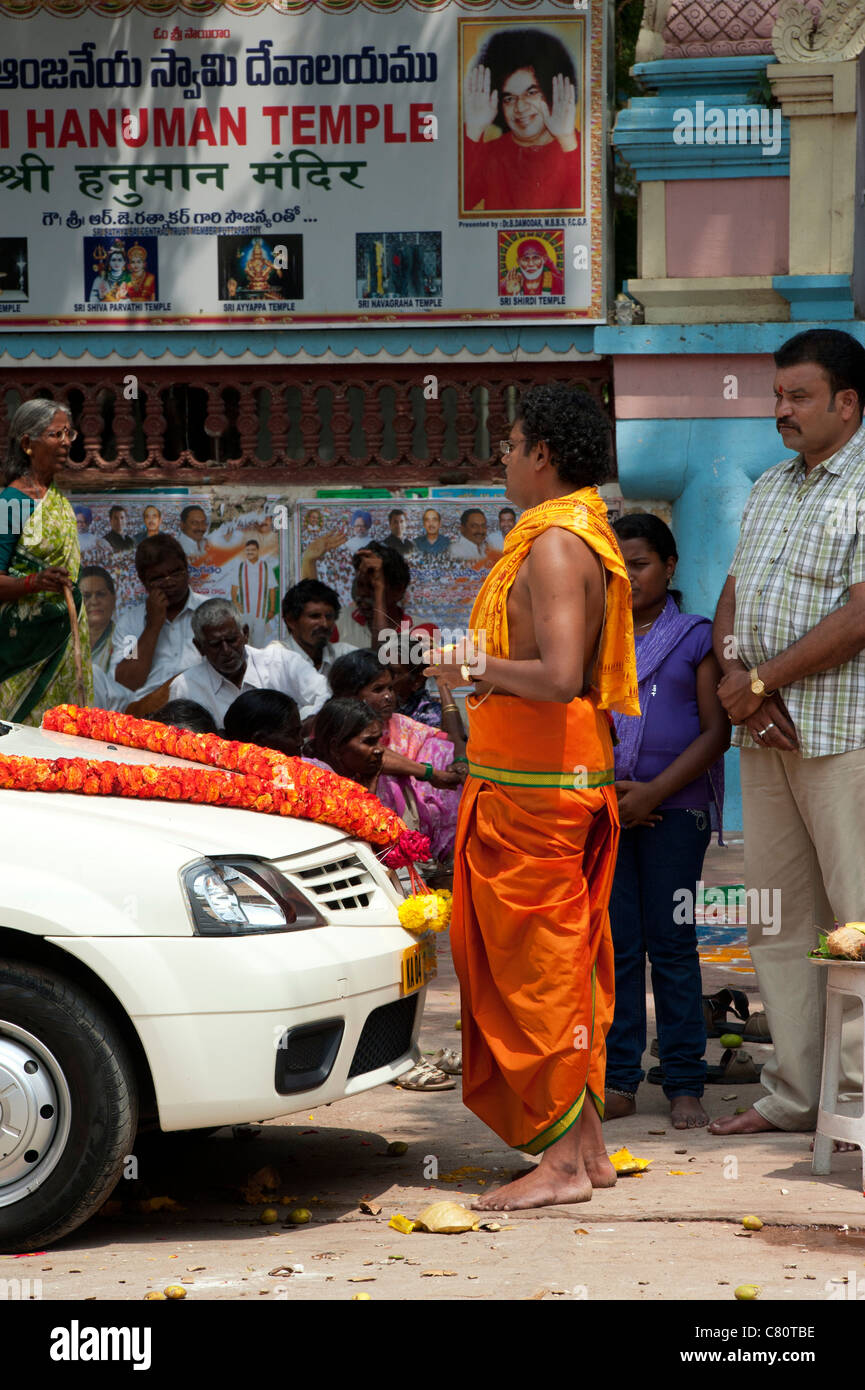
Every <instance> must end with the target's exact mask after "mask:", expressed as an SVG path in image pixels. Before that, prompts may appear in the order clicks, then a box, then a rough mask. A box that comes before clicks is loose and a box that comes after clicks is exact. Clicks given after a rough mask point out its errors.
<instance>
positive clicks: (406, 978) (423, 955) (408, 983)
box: [402, 937, 437, 994]
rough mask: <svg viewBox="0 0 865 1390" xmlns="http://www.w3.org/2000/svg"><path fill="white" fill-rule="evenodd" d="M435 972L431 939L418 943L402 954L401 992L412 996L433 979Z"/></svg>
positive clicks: (433, 948)
mask: <svg viewBox="0 0 865 1390" xmlns="http://www.w3.org/2000/svg"><path fill="white" fill-rule="evenodd" d="M436 972H437V966H436V948H435V941H434V940H433V938H432V937H430V939H429V940H421V941H418V942H417V944H416V945H414V946H409V947H408V948H407V949H406V950H405V951H403V953H402V992H403V994H413V993H414V991H415V990H417V989H422V988H423V986H424V985H425V984H427V983H428V982H429V981H430V980H432V979H433V978H434V976H435V975H436Z"/></svg>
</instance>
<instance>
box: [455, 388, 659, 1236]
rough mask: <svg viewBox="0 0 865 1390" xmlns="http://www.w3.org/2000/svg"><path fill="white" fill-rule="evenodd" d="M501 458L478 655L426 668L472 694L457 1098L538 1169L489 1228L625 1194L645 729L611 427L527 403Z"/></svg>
mask: <svg viewBox="0 0 865 1390" xmlns="http://www.w3.org/2000/svg"><path fill="white" fill-rule="evenodd" d="M502 453H503V455H504V456H505V459H506V464H507V489H506V491H507V496H508V498H509V499H510V500H511V501H512V502H514V503H515V504H516V505H517V506H518V507H520V508H524V509H525V510H524V511H523V512H522V515H521V517H520V519H519V521H518V522H517V524H516V525H515V526H514V527H513V529H512V530H511V531H510V532H509V533H508V535H507V537H506V538H505V544H504V554H503V555H502V557H501V559H500V560H499V561H498V562H497V563H496V565H495V566H494V568H493V569H492V570H491V571H490V573H489V575H488V576H487V578H486V580H485V581H484V584H483V586H482V588H481V590H480V593H479V595H478V598H477V600H476V602H475V606H474V609H473V612H472V618H471V627H472V631H473V636H474V647H473V648H471V644H468V646H466V647H462V645H461V646H460V647H457V648H454V649H451V650H449V649H447V648H439V649H437V650H434V651H433V654H432V658H431V660H432V661H433V663H434V664H435V669H436V674H437V675H439V676H440V675H441V673H442V668H444V669H445V671H446V672H447V678H448V679H449V680H450V682H451V684H455V685H460V684H465V683H466V682H467V681H468V680H469V679H470V680H471V681H472V683H473V685H474V693H473V695H472V696H470V697H469V699H468V701H467V708H468V710H469V744H468V749H467V752H468V760H469V776H468V778H467V780H466V783H465V788H464V791H463V797H462V802H461V805H460V815H459V822H458V826H457V837H456V851H455V874H454V910H453V926H452V942H453V953H454V962H455V964H456V969H457V974H458V976H459V980H460V988H461V992H462V1029H463V1034H462V1036H463V1098H464V1100H465V1103H466V1104H467V1105H468V1106H469V1108H470V1109H472V1110H473V1111H474V1112H475V1113H476V1114H477V1115H479V1116H480V1118H481V1119H482V1120H484V1121H485V1123H486V1124H488V1125H489V1126H490V1127H491V1128H492V1129H494V1130H495V1131H496V1133H497V1134H498V1135H500V1136H501V1138H503V1139H504V1140H505V1141H506V1142H507V1143H508V1144H510V1145H512V1146H513V1147H515V1148H519V1149H522V1150H523V1151H524V1152H525V1153H528V1154H532V1155H537V1154H540V1155H542V1158H541V1161H540V1163H539V1164H538V1165H537V1166H536V1167H534V1168H531V1169H529V1170H528V1171H527V1173H526V1174H525V1175H524V1176H522V1177H520V1178H519V1179H518V1180H516V1181H515V1182H512V1183H509V1184H508V1185H507V1186H506V1187H504V1188H500V1189H498V1190H497V1191H494V1192H491V1193H489V1194H486V1195H485V1196H484V1197H483V1198H481V1199H480V1200H479V1201H478V1202H476V1203H475V1206H476V1207H479V1208H482V1209H487V1210H489V1209H500V1210H510V1209H513V1208H519V1207H537V1206H546V1205H551V1204H554V1203H560V1202H580V1201H587V1200H588V1199H589V1198H590V1197H591V1195H592V1189H593V1188H594V1187H602V1186H611V1185H612V1184H613V1183H614V1182H615V1180H616V1179H615V1172H614V1170H613V1167H612V1165H611V1163H610V1161H609V1159H608V1157H607V1154H606V1150H605V1148H604V1142H603V1138H602V1132H601V1116H602V1115H603V1102H604V1064H605V1042H604V1039H605V1036H606V1032H607V1029H608V1028H609V1026H610V1023H611V1022H612V1018H613V986H614V974H613V951H612V941H611V936H610V924H609V915H608V910H607V909H608V903H609V896H610V889H611V886H612V880H613V870H614V867H615V859H616V849H617V844H618V835H619V821H618V813H617V809H616V796H615V792H614V789H613V778H614V773H613V747H612V738H611V721H610V717H609V711H611V710H613V709H616V710H621V711H622V712H623V713H626V714H637V713H638V712H639V704H638V699H637V675H636V663H635V657H634V640H633V625H632V619H631V597H630V585H629V582H628V577H627V572H626V570H625V565H624V562H623V560H622V556H621V553H620V551H619V547H618V544H617V542H616V539H615V537H614V535H613V532H612V531H611V529H610V526H609V525H608V522H607V517H606V507H605V505H604V503H603V501H602V500H601V498H600V496H599V494H598V491H597V486H596V485H597V484H598V483H599V482H601V481H602V480H603V478H604V477H605V476H606V475H607V470H608V465H609V424H608V421H607V419H606V417H605V415H604V414H603V412H602V411H601V409H600V407H599V406H598V405H596V403H595V402H594V401H593V400H592V399H591V397H589V396H588V395H586V394H585V393H584V392H582V391H579V390H574V389H571V388H569V387H567V386H565V385H553V386H539V387H534V388H533V389H532V390H530V391H529V392H528V393H527V394H526V396H525V397H524V398H523V400H522V402H521V404H520V406H519V407H518V414H517V418H516V420H515V422H514V424H513V426H512V427H511V431H510V437H509V439H508V440H506V441H503V443H502Z"/></svg>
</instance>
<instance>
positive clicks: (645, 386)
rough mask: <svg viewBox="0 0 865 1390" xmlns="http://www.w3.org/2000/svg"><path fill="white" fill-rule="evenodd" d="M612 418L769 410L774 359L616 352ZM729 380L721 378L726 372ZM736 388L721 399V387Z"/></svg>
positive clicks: (726, 415)
mask: <svg viewBox="0 0 865 1390" xmlns="http://www.w3.org/2000/svg"><path fill="white" fill-rule="evenodd" d="M615 373H616V375H615V393H616V418H617V419H618V420H705V419H708V420H713V419H725V420H726V419H730V418H731V417H733V418H736V417H746V418H749V419H755V418H756V419H760V418H762V417H765V416H768V415H772V413H773V411H774V404H775V402H774V397H773V394H772V382H773V380H774V376H775V363H774V361H773V360H772V357H771V355H769V354H768V353H767V354H766V355H765V356H763V355H760V356H751V355H750V354H749V355H741V356H736V355H734V354H730V355H729V356H717V357H715V356H711V355H709V354H706V355H705V356H703V355H700V354H694V355H691V354H686V355H685V354H683V355H682V356H681V357H676V358H675V359H671V358H669V357H648V356H647V357H638V356H631V355H630V354H628V355H622V356H618V357H616V365H615ZM731 376H732V377H735V378H736V380H735V383H725V378H726V377H731ZM725 385H726V389H727V391H728V394H729V392H730V391H732V390H735V391H737V392H738V398H737V399H725V396H724V390H725Z"/></svg>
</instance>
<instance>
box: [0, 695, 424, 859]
mask: <svg viewBox="0 0 865 1390" xmlns="http://www.w3.org/2000/svg"><path fill="white" fill-rule="evenodd" d="M42 727H43V728H45V729H50V730H53V731H55V732H57V733H62V734H74V735H76V736H77V737H78V738H92V739H98V740H100V741H102V742H105V743H116V744H119V745H122V746H124V747H127V748H145V749H147V750H148V751H149V752H151V753H164V754H167V755H169V756H171V757H177V758H185V759H187V760H188V761H190V762H199V763H208V764H210V766H208V767H207V768H202V769H201V770H198V769H196V768H187V767H140V766H132V765H130V764H128V763H115V762H110V761H102V760H98V759H90V758H56V759H51V758H22V757H9V756H2V755H0V788H4V789H6V788H12V789H14V790H17V791H45V792H48V791H68V792H81V793H83V794H84V795H85V796H125V797H135V798H138V799H140V800H148V801H149V800H164V801H191V802H197V803H206V804H209V805H219V806H232V807H235V808H238V809H241V810H247V811H264V812H268V813H269V814H271V815H281V816H298V817H301V818H302V819H304V820H314V821H319V822H323V823H324V824H325V825H334V826H336V827H337V828H338V829H340V830H344V831H346V833H347V834H349V835H355V836H357V837H358V838H359V839H362V840H368V841H370V842H371V843H372V844H376V845H396V844H398V845H400V846H403V847H405V846H406V845H408V844H409V843H410V840H409V837H408V832H407V831H406V827H405V824H404V822H403V821H401V820H400V818H399V816H397V815H396V814H395V813H394V812H393V811H391V810H389V809H388V808H387V807H386V806H383V805H382V804H381V802H380V801H379V799H378V797H377V796H374V795H373V793H372V792H368V791H365V790H364V789H363V788H362V787H359V786H358V785H357V783H355V782H350V781H349V780H348V779H347V778H344V777H338V776H337V775H336V773H335V772H324V771H323V770H322V769H321V768H317V767H312V766H310V764H309V763H305V762H303V761H302V760H301V759H300V758H288V757H285V756H284V754H282V753H276V752H273V751H272V750H271V749H268V748H259V747H257V746H256V745H255V744H250V743H233V742H228V741H227V740H226V739H222V738H219V737H218V736H217V735H216V734H195V733H192V732H190V731H189V730H186V729H175V728H173V727H171V726H169V725H165V724H156V723H154V722H153V721H152V720H149V719H135V718H133V717H132V715H128V714H119V713H117V712H116V711H114V710H102V709H82V708H79V707H78V706H76V705H57V706H55V708H54V709H50V710H47V711H46V712H45V714H44V715H43V718H42ZM418 848H420V847H418ZM411 857H412V858H414V857H419V858H420V857H424V856H423V855H422V854H420V853H418V854H415V853H412V855H411Z"/></svg>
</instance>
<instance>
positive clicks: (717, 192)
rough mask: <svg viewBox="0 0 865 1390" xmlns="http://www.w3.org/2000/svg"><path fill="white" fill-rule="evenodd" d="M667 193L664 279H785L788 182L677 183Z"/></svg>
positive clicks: (787, 236) (764, 179) (690, 181)
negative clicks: (738, 276)
mask: <svg viewBox="0 0 865 1390" xmlns="http://www.w3.org/2000/svg"><path fill="white" fill-rule="evenodd" d="M666 190H667V275H668V276H669V277H670V279H673V280H675V279H687V278H691V277H707V276H716V275H786V274H787V272H788V268H789V242H790V181H789V179H782V178H754V179H717V180H715V181H713V180H711V179H675V180H671V181H670V182H668V183H667V185H666Z"/></svg>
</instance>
